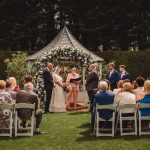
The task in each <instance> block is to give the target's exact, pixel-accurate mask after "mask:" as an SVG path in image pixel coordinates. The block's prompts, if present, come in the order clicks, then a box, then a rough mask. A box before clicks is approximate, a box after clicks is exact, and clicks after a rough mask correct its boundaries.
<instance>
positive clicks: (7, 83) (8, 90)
mask: <svg viewBox="0 0 150 150" xmlns="http://www.w3.org/2000/svg"><path fill="white" fill-rule="evenodd" d="M5 91H6V92H8V93H10V95H11V97H12V99H13V100H16V94H17V92H15V91H13V90H12V89H11V82H10V81H9V80H6V89H5Z"/></svg>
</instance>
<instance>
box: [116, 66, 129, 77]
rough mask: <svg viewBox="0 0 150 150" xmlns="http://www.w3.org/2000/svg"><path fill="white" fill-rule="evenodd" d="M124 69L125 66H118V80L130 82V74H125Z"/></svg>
mask: <svg viewBox="0 0 150 150" xmlns="http://www.w3.org/2000/svg"><path fill="white" fill-rule="evenodd" d="M125 68H126V66H125V65H120V66H119V71H120V74H119V80H126V79H128V80H130V74H129V73H128V72H126V70H125Z"/></svg>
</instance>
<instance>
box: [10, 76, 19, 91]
mask: <svg viewBox="0 0 150 150" xmlns="http://www.w3.org/2000/svg"><path fill="white" fill-rule="evenodd" d="M8 81H9V82H11V90H13V91H15V92H18V91H19V90H20V88H19V86H18V85H17V81H16V78H15V77H9V78H8Z"/></svg>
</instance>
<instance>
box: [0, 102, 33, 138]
mask: <svg viewBox="0 0 150 150" xmlns="http://www.w3.org/2000/svg"><path fill="white" fill-rule="evenodd" d="M0 109H9V111H10V112H9V116H8V119H2V120H0V123H1V124H4V123H5V122H6V124H7V125H8V126H5V125H4V127H3V126H2V127H1V128H0V136H9V137H12V135H13V131H14V133H15V134H14V135H15V137H17V136H33V133H34V124H35V104H27V103H18V104H0ZM19 109H30V110H31V111H32V116H31V118H30V119H29V120H28V122H30V123H31V124H30V126H28V125H27V126H26V127H25V128H24V127H22V126H21V119H20V118H19V117H18V110H19ZM24 131H25V132H24Z"/></svg>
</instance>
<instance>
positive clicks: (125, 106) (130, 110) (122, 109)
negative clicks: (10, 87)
mask: <svg viewBox="0 0 150 150" xmlns="http://www.w3.org/2000/svg"><path fill="white" fill-rule="evenodd" d="M126 110H128V111H126ZM136 110H137V104H123V105H119V111H120V112H123V113H134V112H135V111H136Z"/></svg>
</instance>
